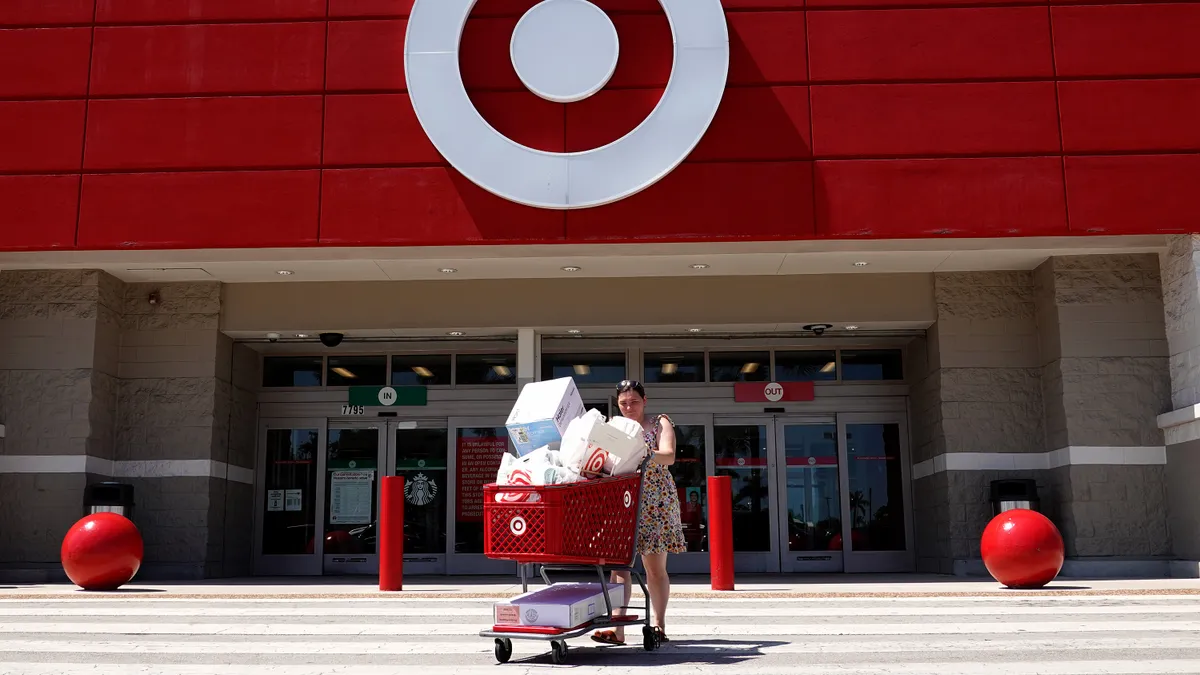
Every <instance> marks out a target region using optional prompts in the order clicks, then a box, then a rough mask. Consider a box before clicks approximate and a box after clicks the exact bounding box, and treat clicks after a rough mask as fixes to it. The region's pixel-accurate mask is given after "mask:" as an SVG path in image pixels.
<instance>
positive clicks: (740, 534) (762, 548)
mask: <svg viewBox="0 0 1200 675" xmlns="http://www.w3.org/2000/svg"><path fill="white" fill-rule="evenodd" d="M772 430H773V420H772V418H770V417H755V418H744V419H718V420H716V421H715V422H714V424H713V470H714V472H715V474H714V475H717V476H729V477H730V479H731V483H732V485H731V487H732V490H733V551H734V568H735V569H736V571H738V572H744V573H751V574H754V573H761V572H778V571H779V548H778V536H777V532H778V530H779V522H778V520H777V518H778V513H777V509H775V508H774V505H773V502H774V498H775V492H776V490H773V489H772V487H771V486H772V485H774V484H775V482H776V478H775V462H774V461H773V458H772V455H773V452H774V446H775V440H774V434H773V433H772Z"/></svg>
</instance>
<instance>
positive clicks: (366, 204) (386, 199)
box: [321, 167, 563, 245]
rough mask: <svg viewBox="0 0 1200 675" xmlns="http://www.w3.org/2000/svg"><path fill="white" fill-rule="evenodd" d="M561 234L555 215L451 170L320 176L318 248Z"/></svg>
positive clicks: (546, 237) (538, 237) (558, 213)
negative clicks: (500, 194) (501, 195)
mask: <svg viewBox="0 0 1200 675" xmlns="http://www.w3.org/2000/svg"><path fill="white" fill-rule="evenodd" d="M562 235H563V214H562V212H561V211H549V210H545V209H532V208H528V207H524V206H520V205H517V204H514V203H512V202H509V201H505V200H503V199H501V198H499V197H496V196H495V195H492V194H490V193H488V192H485V191H484V190H482V189H480V188H478V187H476V186H475V185H474V184H473V183H471V182H470V181H469V180H467V179H466V178H463V177H462V176H461V175H460V174H458V173H457V172H455V171H453V170H451V169H446V168H440V167H428V168H393V169H345V170H332V169H327V170H326V171H325V178H324V189H323V197H322V201H321V243H323V244H337V245H350V244H363V245H378V244H404V245H418V244H420V245H438V244H463V243H479V242H491V243H496V242H507V241H513V242H515V241H520V240H525V241H553V240H556V239H561V238H562Z"/></svg>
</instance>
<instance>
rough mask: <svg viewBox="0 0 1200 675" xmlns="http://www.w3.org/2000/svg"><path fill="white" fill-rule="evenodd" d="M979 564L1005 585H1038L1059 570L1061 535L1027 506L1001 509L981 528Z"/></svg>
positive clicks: (1062, 555) (1054, 575)
mask: <svg viewBox="0 0 1200 675" xmlns="http://www.w3.org/2000/svg"><path fill="white" fill-rule="evenodd" d="M979 552H980V554H981V555H982V557H983V565H984V567H987V571H988V573H989V574H991V575H992V578H994V579H995V580H996V581H999V582H1000V583H1002V584H1004V585H1005V586H1007V587H1009V588H1041V587H1042V586H1045V585H1046V584H1048V583H1050V582H1051V581H1053V580H1054V578H1055V577H1057V576H1058V573H1059V572H1060V571H1062V566H1063V558H1064V549H1063V540H1062V535H1061V534H1059V532H1058V528H1057V527H1055V526H1054V523H1052V522H1050V519H1049V518H1047V517H1046V516H1043V515H1042V514H1040V513H1038V512H1036V511H1030V510H1029V509H1012V510H1010V511H1004V512H1003V513H1001V514H1000V515H998V516H996V517H995V518H993V519H992V522H990V523H988V525H987V527H986V528H984V530H983V538H982V539H981V541H980V543H979Z"/></svg>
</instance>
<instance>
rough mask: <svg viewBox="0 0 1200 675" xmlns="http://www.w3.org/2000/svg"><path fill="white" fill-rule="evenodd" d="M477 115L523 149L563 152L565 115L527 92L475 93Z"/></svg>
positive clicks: (564, 112) (547, 102) (558, 106)
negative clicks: (524, 146) (523, 147)
mask: <svg viewBox="0 0 1200 675" xmlns="http://www.w3.org/2000/svg"><path fill="white" fill-rule="evenodd" d="M471 100H472V101H474V102H475V107H476V109H477V110H479V114H480V115H483V118H484V119H486V120H487V121H488V123H489V124H491V125H492V126H493V127H495V128H496V130H497V131H499V132H500V133H502V134H504V135H505V136H508V137H509V138H511V139H512V140H514V141H516V142H517V143H520V144H522V145H526V146H529V147H531V148H535V149H537V150H545V151H547V152H563V151H564V150H565V139H564V136H565V135H566V130H565V129H564V126H565V124H566V111H565V110H564V106H562V105H561V104H558V103H551V102H550V101H547V100H545V99H543V98H539V97H537V96H535V95H533V94H531V93H529V92H527V91H512V92H476V93H474V94H472V95H471Z"/></svg>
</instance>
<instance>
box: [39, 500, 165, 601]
mask: <svg viewBox="0 0 1200 675" xmlns="http://www.w3.org/2000/svg"><path fill="white" fill-rule="evenodd" d="M59 553H60V556H61V557H62V566H63V571H65V572H66V573H67V578H69V579H70V580H71V582H72V583H74V584H75V585H76V586H79V587H80V588H82V589H84V590H87V591H113V590H116V589H118V588H120V587H121V586H122V585H124V584H127V583H129V581H130V580H131V579H133V575H135V574H137V571H138V569H139V568H140V567H141V566H142V555H143V553H144V550H143V545H142V533H141V532H138V529H137V526H136V525H134V524H133V521H131V520H129V519H128V518H126V517H125V516H122V515H118V514H116V513H93V514H91V515H88V516H84V517H83V518H80V519H79V521H78V522H77V523H75V524H74V525H72V526H71V529H69V530H67V535H66V536H65V537H63V542H62V550H61V551H60V552H59Z"/></svg>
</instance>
